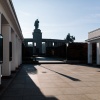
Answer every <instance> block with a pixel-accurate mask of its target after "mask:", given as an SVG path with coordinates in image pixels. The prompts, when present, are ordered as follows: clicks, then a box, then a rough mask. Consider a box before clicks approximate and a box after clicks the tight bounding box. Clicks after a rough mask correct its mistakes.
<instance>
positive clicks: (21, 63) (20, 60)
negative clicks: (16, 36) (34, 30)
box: [20, 41, 22, 64]
mask: <svg viewBox="0 0 100 100" xmlns="http://www.w3.org/2000/svg"><path fill="white" fill-rule="evenodd" d="M20 64H22V41H21V43H20Z"/></svg>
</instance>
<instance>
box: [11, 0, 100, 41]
mask: <svg viewBox="0 0 100 100" xmlns="http://www.w3.org/2000/svg"><path fill="white" fill-rule="evenodd" d="M12 1H13V4H14V7H15V11H16V13H17V17H18V20H19V23H20V26H21V29H22V33H23V36H24V38H32V32H33V30H34V28H35V27H34V22H35V20H36V19H39V21H40V23H39V29H41V31H42V37H43V38H51V39H64V38H65V37H66V35H67V34H68V33H70V34H71V35H73V36H75V38H76V40H75V41H76V42H84V41H85V40H86V39H87V38H88V32H90V31H92V30H95V29H97V28H100V0H12Z"/></svg>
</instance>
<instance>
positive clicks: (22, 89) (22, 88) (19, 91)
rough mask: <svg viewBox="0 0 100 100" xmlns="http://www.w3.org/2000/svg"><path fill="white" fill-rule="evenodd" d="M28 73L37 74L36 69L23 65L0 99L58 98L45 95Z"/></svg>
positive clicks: (46, 99) (34, 99)
mask: <svg viewBox="0 0 100 100" xmlns="http://www.w3.org/2000/svg"><path fill="white" fill-rule="evenodd" d="M29 74H30V75H34V74H37V69H36V68H35V67H34V66H33V65H24V66H23V67H22V69H21V70H20V71H19V73H18V74H17V75H16V77H15V79H14V80H13V82H12V83H11V84H10V86H9V87H8V88H7V90H6V91H5V92H4V94H3V95H2V97H0V100H58V99H57V98H56V97H54V96H47V97H46V96H45V95H44V94H43V93H42V92H41V90H40V89H39V87H38V86H37V85H36V84H35V81H34V79H33V80H32V79H31V78H32V77H30V75H29Z"/></svg>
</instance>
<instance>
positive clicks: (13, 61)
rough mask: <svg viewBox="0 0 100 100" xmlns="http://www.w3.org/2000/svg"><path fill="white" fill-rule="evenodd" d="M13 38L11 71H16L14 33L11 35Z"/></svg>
mask: <svg viewBox="0 0 100 100" xmlns="http://www.w3.org/2000/svg"><path fill="white" fill-rule="evenodd" d="M11 38H12V64H11V66H12V67H11V70H12V71H15V70H16V35H15V33H14V32H12V34H11Z"/></svg>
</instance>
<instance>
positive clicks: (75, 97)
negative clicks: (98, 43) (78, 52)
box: [0, 64, 100, 100]
mask: <svg viewBox="0 0 100 100" xmlns="http://www.w3.org/2000/svg"><path fill="white" fill-rule="evenodd" d="M0 100H100V68H93V67H89V66H85V65H70V64H41V65H32V64H30V65H28V64H27V65H23V67H22V68H21V70H20V71H19V73H18V74H17V76H16V77H15V79H14V80H13V82H12V83H11V85H10V86H9V87H8V88H7V90H6V92H5V93H4V94H3V96H2V98H1V99H0Z"/></svg>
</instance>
